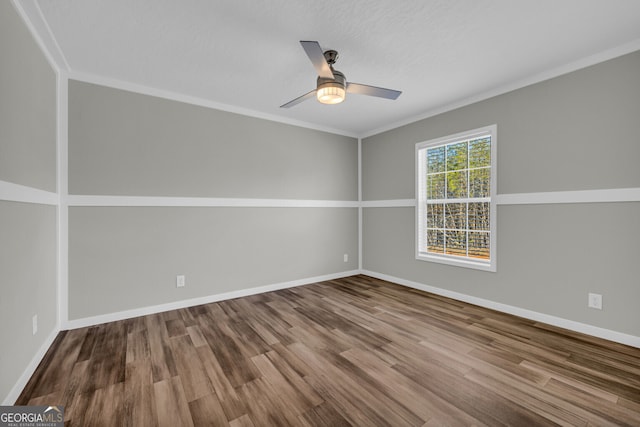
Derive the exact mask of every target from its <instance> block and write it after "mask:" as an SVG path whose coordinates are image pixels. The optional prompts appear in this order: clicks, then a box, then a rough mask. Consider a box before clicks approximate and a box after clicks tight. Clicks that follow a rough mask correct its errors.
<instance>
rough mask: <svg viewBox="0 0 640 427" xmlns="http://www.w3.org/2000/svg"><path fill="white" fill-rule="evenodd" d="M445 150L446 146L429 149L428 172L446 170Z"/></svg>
mask: <svg viewBox="0 0 640 427" xmlns="http://www.w3.org/2000/svg"><path fill="white" fill-rule="evenodd" d="M444 151H445V147H444V146H442V147H436V148H429V149H428V150H427V173H433V172H444Z"/></svg>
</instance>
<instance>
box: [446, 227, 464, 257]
mask: <svg viewBox="0 0 640 427" xmlns="http://www.w3.org/2000/svg"><path fill="white" fill-rule="evenodd" d="M445 242H446V246H447V249H446V252H447V254H449V255H458V256H467V232H466V231H445Z"/></svg>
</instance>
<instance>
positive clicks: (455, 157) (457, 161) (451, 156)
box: [447, 141, 467, 171]
mask: <svg viewBox="0 0 640 427" xmlns="http://www.w3.org/2000/svg"><path fill="white" fill-rule="evenodd" d="M466 168H467V142H466V141H465V142H458V143H455V144H449V145H447V170H448V171H455V170H460V169H466Z"/></svg>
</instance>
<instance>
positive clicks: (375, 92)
mask: <svg viewBox="0 0 640 427" xmlns="http://www.w3.org/2000/svg"><path fill="white" fill-rule="evenodd" d="M347 92H349V93H357V94H360V95H369V96H377V97H379V98H386V99H397V98H398V97H399V96H400V94H401V93H402V92H401V91H399V90H393V89H385V88H383V87H376V86H369V85H363V84H360V83H347Z"/></svg>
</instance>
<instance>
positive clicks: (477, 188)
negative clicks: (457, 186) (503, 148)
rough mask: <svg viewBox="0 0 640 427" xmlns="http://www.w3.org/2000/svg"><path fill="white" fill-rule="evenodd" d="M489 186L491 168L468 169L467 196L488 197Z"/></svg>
mask: <svg viewBox="0 0 640 427" xmlns="http://www.w3.org/2000/svg"><path fill="white" fill-rule="evenodd" d="M490 186H491V169H489V168H485V169H474V170H470V171H469V193H470V194H469V197H489V195H490V188H489V187H490Z"/></svg>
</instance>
